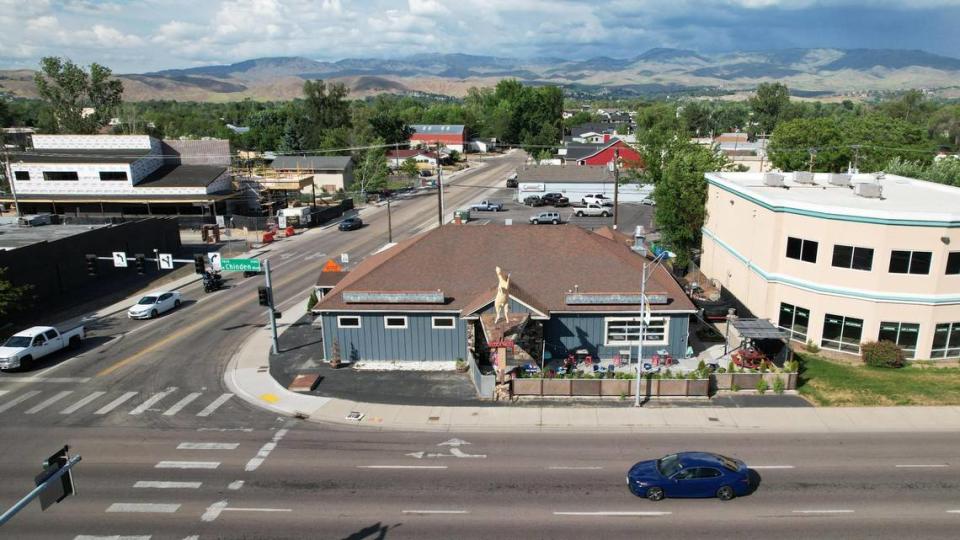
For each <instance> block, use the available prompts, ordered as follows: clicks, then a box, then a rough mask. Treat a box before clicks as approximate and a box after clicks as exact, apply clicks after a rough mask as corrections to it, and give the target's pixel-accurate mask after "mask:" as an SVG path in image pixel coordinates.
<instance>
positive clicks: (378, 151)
mask: <svg viewBox="0 0 960 540" xmlns="http://www.w3.org/2000/svg"><path fill="white" fill-rule="evenodd" d="M378 142H380V143H382V142H383V141H382V140H379V141H378ZM389 174H390V170H389V168H388V167H387V157H386V152H384V150H383V148H371V149H369V150H365V151H363V152H362V153H361V154H360V158H359V159H358V160H357V169H356V175H355V176H356V178H357V179H358V180H359V181H360V185H359V187H360V190H361V191H364V192H366V193H370V192H374V191H379V190H381V189H383V188H385V187H386V186H387V176H389Z"/></svg>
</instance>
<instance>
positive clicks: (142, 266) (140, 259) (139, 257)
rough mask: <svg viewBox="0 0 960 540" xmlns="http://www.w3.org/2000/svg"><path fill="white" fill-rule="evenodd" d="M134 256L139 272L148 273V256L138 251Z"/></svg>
mask: <svg viewBox="0 0 960 540" xmlns="http://www.w3.org/2000/svg"><path fill="white" fill-rule="evenodd" d="M133 258H134V265H135V266H136V267H137V273H138V274H144V273H146V271H147V258H146V257H145V256H144V255H143V253H137V254H136V255H134V256H133Z"/></svg>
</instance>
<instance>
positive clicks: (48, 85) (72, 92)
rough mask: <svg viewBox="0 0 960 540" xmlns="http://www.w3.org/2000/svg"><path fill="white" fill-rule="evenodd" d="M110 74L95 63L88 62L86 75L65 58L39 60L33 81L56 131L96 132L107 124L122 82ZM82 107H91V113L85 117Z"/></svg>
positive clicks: (115, 107)
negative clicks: (44, 102) (89, 63)
mask: <svg viewBox="0 0 960 540" xmlns="http://www.w3.org/2000/svg"><path fill="white" fill-rule="evenodd" d="M112 74H113V72H111V71H110V69H109V68H107V67H104V66H101V65H100V64H97V63H93V64H91V65H90V73H89V74H87V73H86V72H85V71H83V69H82V68H81V67H80V66H77V65H76V64H74V63H73V62H71V61H70V60H67V59H62V58H58V57H52V56H48V57H44V58H43V59H41V61H40V72H39V73H37V74H36V76H35V77H34V81H35V82H36V85H37V92H38V93H39V94H40V97H41V99H43V100H44V101H46V102H47V104H48V105H49V107H50V109H51V112H52V114H53V118H54V119H55V127H56V130H57V131H58V132H60V133H81V134H82V133H96V132H97V130H99V129H100V128H101V127H103V126H105V125H107V122H109V120H110V116H111V114H112V113H113V112H114V111H115V110H116V109H117V108H118V107H119V105H120V100H121V96H122V95H123V83H121V82H120V81H119V80H118V79H112V78H111V75H112ZM85 108H92V109H93V110H94V112H93V114H89V115H87V116H86V117H84V114H83V110H84V109H85Z"/></svg>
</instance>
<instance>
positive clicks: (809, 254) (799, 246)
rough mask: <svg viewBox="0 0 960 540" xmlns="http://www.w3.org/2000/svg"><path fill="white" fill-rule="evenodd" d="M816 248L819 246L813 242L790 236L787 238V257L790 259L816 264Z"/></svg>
mask: <svg viewBox="0 0 960 540" xmlns="http://www.w3.org/2000/svg"><path fill="white" fill-rule="evenodd" d="M818 247H820V244H819V243H818V242H814V241H813V240H804V239H802V238H794V237H792V236H788V237H787V257H788V258H790V259H796V260H798V261H805V262H808V263H816V262H817V248H818Z"/></svg>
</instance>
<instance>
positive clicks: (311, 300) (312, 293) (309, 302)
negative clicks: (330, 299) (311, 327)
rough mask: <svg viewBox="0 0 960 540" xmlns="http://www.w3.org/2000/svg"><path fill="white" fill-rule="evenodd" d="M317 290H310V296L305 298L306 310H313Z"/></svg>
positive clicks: (316, 300)
mask: <svg viewBox="0 0 960 540" xmlns="http://www.w3.org/2000/svg"><path fill="white" fill-rule="evenodd" d="M317 302H318V299H317V291H316V289H314V290H312V291H310V298H307V311H311V310H313V306H315V305H317Z"/></svg>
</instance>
